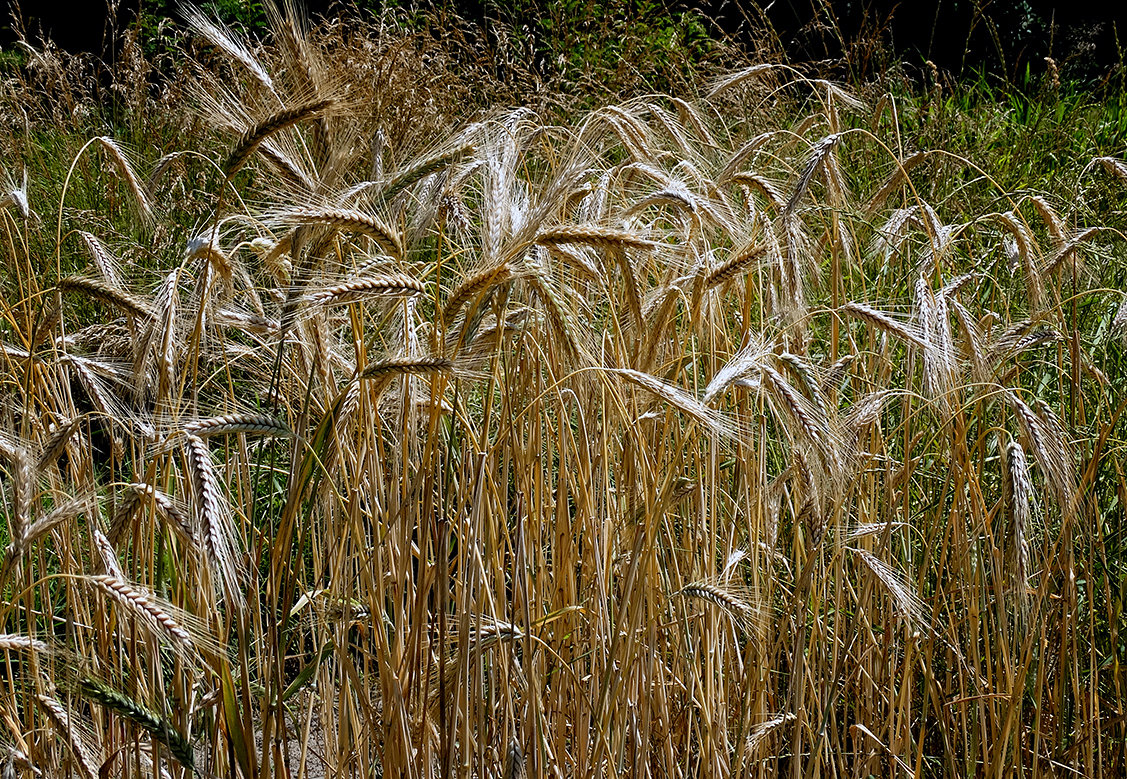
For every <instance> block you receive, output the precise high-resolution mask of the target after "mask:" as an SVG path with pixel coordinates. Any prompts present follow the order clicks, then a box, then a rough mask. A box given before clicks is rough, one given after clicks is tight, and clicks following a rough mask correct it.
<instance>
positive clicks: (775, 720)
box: [747, 711, 798, 756]
mask: <svg viewBox="0 0 1127 779" xmlns="http://www.w3.org/2000/svg"><path fill="white" fill-rule="evenodd" d="M796 719H798V718H797V717H796V716H795V715H794V714H791V713H790V712H789V711H788V712H786V713H785V714H778V715H776V716H774V717H772V718H771V719H769V720H765V721H763V722H760V723H759V724H758V725H756V726H755V727H753V728H752V729H751V732H750V733H749V734H748V736H747V752H748V754H749V755H752V756H755V755H756V754H757V753H758V751H759V747H760V746H762V745H763V742H764V741H766V740H767V737H768V736H769V735H771V733H772V732H773V731H775V730H776V729H777V728H780V727H782V726H783V725H785V724H786V723H788V722H793V721H794V720H796Z"/></svg>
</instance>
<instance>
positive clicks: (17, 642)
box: [0, 633, 51, 654]
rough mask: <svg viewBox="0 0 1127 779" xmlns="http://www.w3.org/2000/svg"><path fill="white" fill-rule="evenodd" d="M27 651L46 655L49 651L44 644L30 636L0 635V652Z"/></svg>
mask: <svg viewBox="0 0 1127 779" xmlns="http://www.w3.org/2000/svg"><path fill="white" fill-rule="evenodd" d="M15 651H28V652H40V653H43V654H46V653H47V652H49V651H51V650H50V647H48V646H47V644H46V643H44V642H43V641H40V640H38V639H35V638H32V637H31V636H21V635H16V634H12V633H0V652H15Z"/></svg>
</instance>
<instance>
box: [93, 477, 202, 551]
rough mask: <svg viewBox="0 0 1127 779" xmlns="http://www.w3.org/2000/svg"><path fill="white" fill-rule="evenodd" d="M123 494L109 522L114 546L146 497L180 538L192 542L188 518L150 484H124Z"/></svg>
mask: <svg viewBox="0 0 1127 779" xmlns="http://www.w3.org/2000/svg"><path fill="white" fill-rule="evenodd" d="M124 492H125V497H124V498H123V499H122V501H121V503H120V504H119V505H118V507H117V511H115V512H114V515H113V521H111V522H110V533H109V539H110V541H111V542H112V543H115V544H116V543H118V542H119V541H120V540H121V538H122V535H123V534H124V532H125V528H126V526H127V525H128V524H129V520H130V519H131V518H132V517H133V513H134V512H135V511H136V510H137V509H138V507H139V506H140V505H141V498H142V497H147V498H149V499H150V500H151V501H152V503H153V506H154V507H155V508H156V510H157V512H158V513H159V514H160V515H161V516H162V517H164V519H165V521H166V522H168V524H169V525H170V526H171V527H172V528H173V530H175V531H176V532H177V533H178V534H179V535H180V537H181V538H183V539H184V540H185V541H188V542H191V541H192V540H193V538H194V535H195V534H194V533H193V532H192V526H191V523H190V522H189V521H188V517H187V516H185V514H184V512H183V511H182V510H181V509H180V507H179V506H177V505H176V503H175V502H174V501H173V500H172V498H170V497H168V495H166V494H165V493H163V492H161V491H160V490H158V489H156V488H155V487H153V486H152V485H151V484H141V483H133V484H126V485H125V488H124Z"/></svg>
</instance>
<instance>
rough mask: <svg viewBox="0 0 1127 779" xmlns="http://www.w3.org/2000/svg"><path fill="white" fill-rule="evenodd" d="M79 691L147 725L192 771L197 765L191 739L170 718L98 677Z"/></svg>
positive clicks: (88, 678)
mask: <svg viewBox="0 0 1127 779" xmlns="http://www.w3.org/2000/svg"><path fill="white" fill-rule="evenodd" d="M79 690H80V691H81V692H82V694H83V695H85V696H86V697H87V698H89V699H90V700H92V701H95V702H96V703H98V704H99V705H101V706H102V707H103V708H106V709H109V710H110V711H113V712H116V713H117V714H120V715H121V716H122V717H124V718H125V719H127V720H129V721H130V722H134V723H136V724H137V725H139V726H141V727H142V728H144V729H145V730H146V731H148V733H149V734H150V735H151V736H152V737H153V738H155V739H156V740H157V741H159V742H160V743H162V744H164V745H165V746H166V747H168V751H169V753H171V755H172V756H173V757H174V758H176V760H177V762H179V763H180V765H182V766H184V767H185V768H187V769H188V770H189V771H191V770H193V769H194V768H195V755H194V754H193V751H192V744H191V742H190V741H188V739H187V738H185V737H184V734H182V733H181V732H180V731H179V730H177V728H176V727H175V726H174V725H173V724H172V723H171V722H169V721H168V720H167V719H165V718H164V717H161V716H160V715H159V714H157V713H156V712H154V711H152V710H150V709H148V708H147V707H145V706H144V705H143V704H141V703H139V702H138V701H135V700H133V699H132V698H130V697H129V696H127V695H125V694H123V693H121V692H119V691H118V690H115V689H114V688H113V687H110V686H109V685H108V684H106V683H105V682H103V681H100V680H98V679H92V678H90V677H86V678H84V679H82V681H81V682H80V683H79Z"/></svg>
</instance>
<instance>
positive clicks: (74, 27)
mask: <svg viewBox="0 0 1127 779" xmlns="http://www.w3.org/2000/svg"><path fill="white" fill-rule="evenodd" d="M386 1H387V0H346V1H345V2H342V1H341V0H306V2H305V6H306V8H307V9H308V10H309V11H310V12H312V13H314V14H325V13H328V14H332V13H337V12H339V11H340V9H341V8H342V7H345V6H354V7H359V8H360V9H361V10H362V11H365V12H371V13H379V12H380V10H381V8H382V6H383V5H384V2H386ZM548 2H550V0H512V1H506V2H497V1H496V0H435V2H433V3H426V2H419V1H418V0H416V2H412V3H408V2H404V1H403V0H400V2H397V3H394V2H393V4H394V5H397V6H399V7H408V6H410V7H433V6H437V7H439V8H441V9H444V10H446V11H449V12H453V13H457V14H459V15H461V16H463V17H465V18H467V19H469V20H471V21H475V22H478V23H484V24H490V23H494V22H496V21H501V22H504V23H506V24H510V25H517V26H520V25H522V24H525V23H526V22H527V20H529V19H535V18H537V15H538V14H539V13H542V12H543V11H544V8H541V7H540V6H545V7H546V3H548ZM3 5H6V6H7V8H6V10H5V12H4V17H3V18H4V19H5V20H6V21H7V23H6V24H5V28H4V30H3V42H4V43H5V44H9V43H11V41H12V40H14V37H15V31H14V29H13V23H12V21H10V20H13V19H18V21H17V22H15V25H22V27H23V29H25V30H26V31H27V33H28V35H29V37H30V38H31V39H32V40H34V39H36V38H37V37H38V36H39V35H41V34H47V35H50V36H51V37H52V38H53V39H54V40H55V42H56V43H58V44H59V45H60V46H61V47H63V48H64V49H67V50H70V51H89V52H94V53H99V54H105V53H106V46H107V44H108V41H109V40H110V36H108V35H107V30H108V29H109V28H110V26H111V23H112V21H114V20H115V19H116V22H117V23H118V24H122V23H126V22H128V21H129V20H130V19H132V18H134V17H135V15H136V14H137V12H138V10H139V9H140V8H143V9H144V11H145V12H146V13H148V14H151V15H152V16H154V17H175V8H176V0H119V2H117V3H114V4H113V10H112V11H111V10H109V8H108V4H107V3H106V2H105V0H83V1H82V2H60V1H59V0H23V2H17V0H0V7H3ZM204 5H212V6H216V7H217V8H218V10H219V12H220V14H221V15H224V16H226V17H228V18H229V20H233V21H235V22H236V23H237V22H240V21H241V22H244V23H246V24H249V25H253V23H254V20H255V19H260V18H261V16H262V12H261V6H260V4H259V3H258V2H254V1H253V0H219V1H218V2H214V3H204ZM570 5H573V6H575V7H576V11H575V13H577V14H583V13H587V14H589V15H596V14H604V13H615V14H622V15H624V16H625V17H626V18H629V16H630V14H634V13H640V12H649V13H653V12H654V9H655V7H656V8H657V9H658V10H659V11H661V10H668V11H669V12H671V13H677V12H680V11H684V10H698V11H700V12H702V13H703V14H704V15H705V17H707V18H708V19H709V20H710V21H711V23H712V24H713V25H714V27H715V28H718V29H720V30H723V31H724V32H726V33H728V34H730V35H734V36H737V37H740V36H744V37H745V38H746V37H747V36H749V35H755V34H760V33H758V32H754V31H755V30H757V29H759V28H761V26H762V22H767V23H769V24H770V27H771V28H773V29H774V31H775V33H776V34H777V36H778V41H779V43H780V44H781V46H782V47H783V48H784V49H785V50H786V51H787V52H788V54H789V55H790V56H791V57H792V58H794V59H796V60H827V59H829V60H832V59H835V58H839V57H841V55H842V53H843V43H844V44H846V46H848V45H853V47H854V51H853V54H854V59H855V60H856V55H857V48H856V47H857V46H858V44H859V43H860V45H861V47H862V50H863V49H864V47H865V46H869V47H873V48H877V49H881V50H882V52H883V54H884V56H887V55H888V54H889V53H891V54H892V55H894V56H898V57H900V58H903V59H904V61H905V62H906V63H908V64H910V65H918V64H922V63H923V62H924V61H925V60H929V59H930V60H932V61H933V62H935V63H936V64H937V65H938V66H939V67H940V68H942V69H944V70H946V71H950V72H956V73H958V72H964V71H965V70H966V69H968V68H971V69H973V68H984V69H986V70H989V71H992V72H996V73H999V74H1002V75H1006V76H1009V77H1017V76H1018V75H1019V74H1020V71H1021V69H1022V68H1024V67H1025V66H1026V65H1030V66H1031V67H1043V58H1044V57H1046V56H1052V57H1053V58H1054V59H1056V60H1057V61H1058V63H1060V64H1061V65H1062V66H1064V67H1066V68H1068V69H1069V70H1070V72H1071V73H1072V74H1073V75H1077V76H1080V77H1082V78H1098V77H1100V76H1101V75H1102V74H1104V73H1106V72H1107V71H1108V69H1109V68H1111V67H1114V66H1115V65H1118V64H1120V63H1121V61H1122V49H1121V47H1120V39H1121V36H1122V34H1123V30H1124V29H1125V28H1127V4H1123V3H1115V2H1102V3H1101V2H1090V0H1078V1H1077V2H1071V3H1060V2H1046V1H1045V0H1019V1H1018V2H1011V1H1009V0H1006V1H1005V2H1002V1H993V2H992V0H909V1H908V2H899V1H898V0H839V1H834V2H831V1H829V0H774V1H773V2H762V3H756V2H749V1H748V0H743V1H742V2H739V1H736V0H589V1H588V2H587V3H572V4H570ZM17 9H18V10H17ZM877 42H879V43H880V44H881V46H879V47H875V46H874V44H876V43H877Z"/></svg>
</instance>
